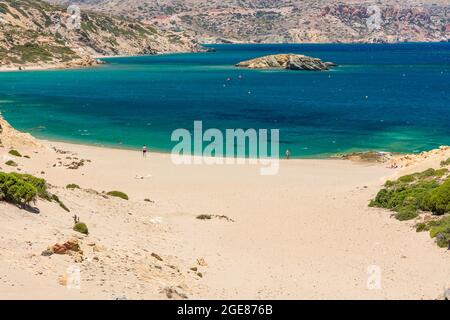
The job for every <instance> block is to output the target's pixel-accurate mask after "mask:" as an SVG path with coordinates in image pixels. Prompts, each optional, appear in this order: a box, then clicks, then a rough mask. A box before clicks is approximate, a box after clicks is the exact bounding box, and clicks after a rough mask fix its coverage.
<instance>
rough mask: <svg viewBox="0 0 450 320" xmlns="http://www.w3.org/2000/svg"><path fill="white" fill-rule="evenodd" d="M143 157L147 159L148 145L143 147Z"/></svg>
mask: <svg viewBox="0 0 450 320" xmlns="http://www.w3.org/2000/svg"><path fill="white" fill-rule="evenodd" d="M142 156H143V157H144V158H145V157H147V146H146V145H144V146H143V147H142Z"/></svg>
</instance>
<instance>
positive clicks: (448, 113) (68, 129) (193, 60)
mask: <svg viewBox="0 0 450 320" xmlns="http://www.w3.org/2000/svg"><path fill="white" fill-rule="evenodd" d="M214 47H215V48H216V49H217V51H216V52H211V53H196V54H170V55H161V56H150V57H133V58H114V59H106V61H107V62H108V64H107V65H104V66H101V67H99V68H95V69H85V70H65V71H42V72H41V71H40V72H15V73H0V111H1V112H2V114H3V115H4V117H5V118H6V119H7V120H8V121H10V122H11V124H12V125H13V126H15V127H17V128H18V129H21V130H25V131H28V132H31V133H32V134H34V135H36V136H38V137H41V138H50V139H56V140H65V141H72V142H81V143H89V144H100V145H108V146H116V147H124V148H125V147H127V148H128V147H130V148H134V147H141V146H142V145H143V144H147V145H148V146H149V148H150V149H153V150H158V151H169V150H171V148H172V147H173V146H174V142H171V141H170V135H171V133H172V131H173V130H174V129H177V128H187V129H189V130H192V129H193V121H194V120H202V121H203V126H204V128H219V129H221V130H224V129H225V128H243V129H247V128H255V129H260V128H267V129H271V128H278V129H280V140H281V146H280V151H281V152H284V150H285V149H286V148H289V149H290V150H291V153H292V155H293V156H296V157H322V156H327V155H331V154H335V153H339V152H348V151H356V150H386V151H398V152H418V151H422V150H427V149H431V148H435V147H437V146H439V145H442V144H450V43H435V44H395V45H385V44H377V45H361V44H351V45H348V44H325V45H312V44H311V45H216V46H214ZM289 52H293V53H303V54H307V55H311V56H315V57H319V58H321V59H323V60H325V61H333V62H336V63H338V64H339V65H340V66H339V67H338V68H336V69H334V70H332V71H327V72H298V71H297V72H296V71H272V70H271V71H267V70H266V71H257V70H243V69H238V68H235V67H234V66H233V65H234V64H235V63H237V62H239V61H242V60H245V59H249V58H253V57H258V56H262V55H266V54H272V53H289ZM239 76H241V77H239ZM227 78H231V80H229V81H227Z"/></svg>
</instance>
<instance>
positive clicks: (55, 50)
mask: <svg viewBox="0 0 450 320" xmlns="http://www.w3.org/2000/svg"><path fill="white" fill-rule="evenodd" d="M196 50H201V47H200V46H199V45H198V44H197V42H196V41H193V39H192V38H190V37H189V36H188V35H186V34H185V33H183V32H174V31H161V30H158V29H157V28H155V27H154V26H152V25H149V24H145V23H142V22H136V21H133V20H132V19H129V18H119V17H116V16H111V15H105V14H99V13H94V12H90V11H83V12H79V11H78V10H77V8H76V7H75V8H74V7H72V8H69V9H67V7H62V6H55V5H51V4H48V3H46V2H43V1H39V0H7V1H5V0H0V66H1V67H2V69H6V68H8V67H11V68H16V67H20V68H26V67H28V66H33V67H36V66H38V67H39V66H42V67H46V66H52V65H57V66H61V67H67V66H89V65H93V64H96V61H95V59H93V58H92V57H93V56H102V55H137V54H154V53H160V52H177V51H196Z"/></svg>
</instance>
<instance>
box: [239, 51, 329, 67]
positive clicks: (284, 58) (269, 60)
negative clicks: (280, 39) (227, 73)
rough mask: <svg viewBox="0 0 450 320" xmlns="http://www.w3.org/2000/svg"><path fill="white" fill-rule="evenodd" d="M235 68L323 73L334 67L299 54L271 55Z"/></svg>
mask: <svg viewBox="0 0 450 320" xmlns="http://www.w3.org/2000/svg"><path fill="white" fill-rule="evenodd" d="M236 66H237V67H241V68H250V69H287V70H307V71H323V70H329V68H330V67H332V66H336V64H334V63H332V62H323V61H322V60H320V59H319V58H313V57H308V56H304V55H301V54H273V55H268V56H264V57H260V58H255V59H251V60H247V61H242V62H239V63H238V64H236Z"/></svg>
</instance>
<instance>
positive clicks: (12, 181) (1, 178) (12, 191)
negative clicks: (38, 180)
mask: <svg viewBox="0 0 450 320" xmlns="http://www.w3.org/2000/svg"><path fill="white" fill-rule="evenodd" d="M36 195H37V190H36V188H35V187H34V186H33V185H32V184H30V183H28V182H26V181H24V180H23V179H21V178H20V177H18V176H17V175H15V174H11V173H4V172H0V199H1V200H5V201H8V202H11V203H15V204H28V203H30V202H31V201H33V200H35V198H36Z"/></svg>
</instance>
